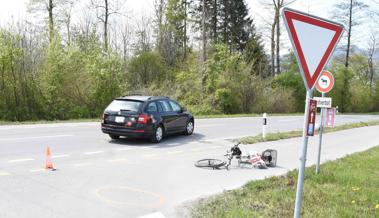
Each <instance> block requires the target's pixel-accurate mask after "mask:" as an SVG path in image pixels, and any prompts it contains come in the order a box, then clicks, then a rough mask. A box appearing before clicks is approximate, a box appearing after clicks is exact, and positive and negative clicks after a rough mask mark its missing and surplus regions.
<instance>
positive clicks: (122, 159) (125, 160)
mask: <svg viewBox="0 0 379 218" xmlns="http://www.w3.org/2000/svg"><path fill="white" fill-rule="evenodd" d="M108 162H111V163H116V162H117V163H118V162H128V159H126V158H119V159H111V160H108Z"/></svg>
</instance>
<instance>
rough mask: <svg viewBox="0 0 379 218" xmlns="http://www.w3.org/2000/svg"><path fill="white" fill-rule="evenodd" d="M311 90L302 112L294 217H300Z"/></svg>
mask: <svg viewBox="0 0 379 218" xmlns="http://www.w3.org/2000/svg"><path fill="white" fill-rule="evenodd" d="M312 91H313V90H312V89H309V90H307V94H306V95H307V97H306V99H305V111H304V126H303V127H304V128H303V145H302V147H301V156H300V167H299V176H298V177H297V189H296V201H295V212H294V217H300V210H301V202H302V198H303V186H304V172H305V162H306V159H307V150H308V134H307V132H308V131H307V130H308V117H309V106H310V100H311V99H312Z"/></svg>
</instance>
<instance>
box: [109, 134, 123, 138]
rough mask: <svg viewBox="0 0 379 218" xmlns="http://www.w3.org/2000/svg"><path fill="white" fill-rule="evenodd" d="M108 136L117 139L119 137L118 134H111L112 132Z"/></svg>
mask: <svg viewBox="0 0 379 218" xmlns="http://www.w3.org/2000/svg"><path fill="white" fill-rule="evenodd" d="M109 137H111V139H119V138H120V136H119V135H113V134H109Z"/></svg>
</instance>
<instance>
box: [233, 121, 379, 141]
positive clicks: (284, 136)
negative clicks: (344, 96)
mask: <svg viewBox="0 0 379 218" xmlns="http://www.w3.org/2000/svg"><path fill="white" fill-rule="evenodd" d="M376 125H379V120H375V121H369V122H359V123H349V124H343V125H340V126H336V127H334V128H324V132H326V133H328V132H336V131H341V130H346V129H353V128H359V127H365V126H376ZM301 136H302V131H290V132H278V133H268V134H266V138H263V137H262V134H259V135H256V136H247V137H243V138H240V139H236V140H235V141H238V142H241V143H242V144H254V143H258V142H268V141H277V140H280V139H288V138H295V137H301Z"/></svg>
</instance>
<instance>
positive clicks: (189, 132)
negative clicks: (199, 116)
mask: <svg viewBox="0 0 379 218" xmlns="http://www.w3.org/2000/svg"><path fill="white" fill-rule="evenodd" d="M194 129H195V125H194V124H193V121H192V120H190V121H188V122H187V125H186V131H185V132H184V133H185V134H186V135H192V133H193V130H194Z"/></svg>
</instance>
